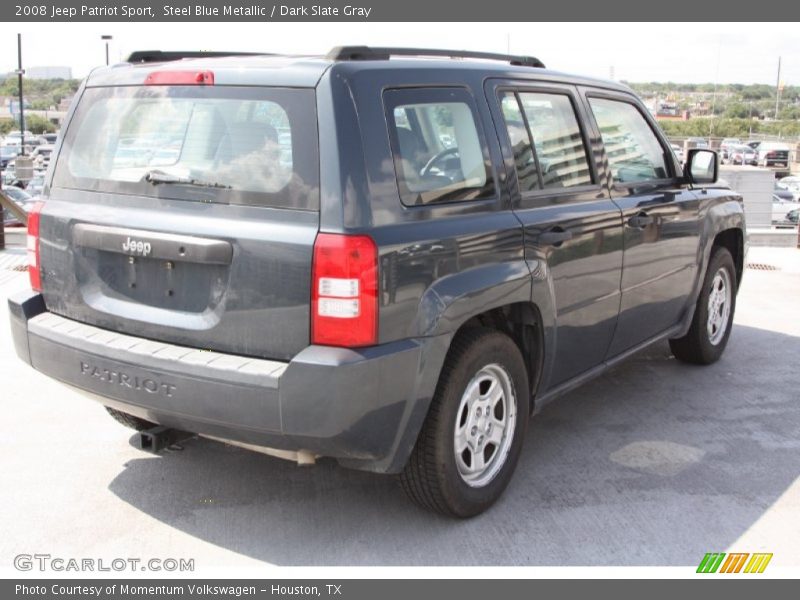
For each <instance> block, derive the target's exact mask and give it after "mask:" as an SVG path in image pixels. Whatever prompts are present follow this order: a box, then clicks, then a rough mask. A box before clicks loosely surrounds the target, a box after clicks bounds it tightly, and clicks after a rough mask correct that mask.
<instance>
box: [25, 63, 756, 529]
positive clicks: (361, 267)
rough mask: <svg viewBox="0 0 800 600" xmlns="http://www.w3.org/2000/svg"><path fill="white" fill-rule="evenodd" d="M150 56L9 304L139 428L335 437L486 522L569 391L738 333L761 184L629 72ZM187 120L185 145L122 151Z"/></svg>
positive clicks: (50, 204)
mask: <svg viewBox="0 0 800 600" xmlns="http://www.w3.org/2000/svg"><path fill="white" fill-rule="evenodd" d="M431 55H434V56H435V57H436V58H430V57H431ZM142 56H143V55H142V54H135V55H134V56H132V57H131V62H132V63H133V62H135V63H136V64H129V65H115V66H114V67H113V68H105V69H104V68H100V69H95V70H93V71H92V72H91V74H90V75H89V76H88V78H87V79H86V80H85V81H84V83H83V84H82V87H81V89H80V91H79V92H78V94H77V96H76V97H77V98H79V100H78V102H77V105H76V107H75V109H74V112H73V113H72V114H71V117H70V121H69V123H68V124H67V125H66V126H65V128H64V132H65V133H64V136H65V137H64V145H63V146H62V150H61V155H60V156H59V157H58V159H57V162H56V164H55V165H53V166H52V167H51V169H50V170H49V171H48V178H49V180H48V185H47V186H46V189H47V192H46V193H45V196H44V198H43V200H44V201H43V202H41V203H37V205H36V206H37V207H38V208H37V209H36V210H34V211H33V212H32V213H31V215H30V220H29V229H28V231H29V242H28V244H29V245H28V247H29V249H30V252H31V255H32V262H31V266H30V269H29V273H30V278H31V286H32V288H33V289H32V290H31V291H30V292H29V293H28V294H26V295H24V296H15V297H14V298H12V299H11V300H10V301H9V302H10V315H11V321H12V326H11V331H12V334H13V337H14V343H15V347H16V349H17V352H18V354H19V356H20V357H21V358H22V359H23V360H24V361H26V362H28V363H29V364H31V365H33V366H34V367H35V368H36V369H37V370H39V371H41V372H43V373H45V374H47V375H49V376H51V377H54V378H56V379H59V380H61V381H63V382H64V383H66V384H68V385H70V386H73V387H74V388H77V389H79V390H81V391H82V392H83V393H85V395H86V396H87V397H89V398H92V399H94V400H98V401H99V402H101V403H102V404H104V405H106V406H107V407H108V409H109V412H110V413H111V415H112V416H113V417H114V418H115V419H117V420H118V421H120V422H121V423H123V424H125V425H127V426H129V427H132V428H134V429H137V430H140V431H141V436H142V438H141V439H142V441H143V443H144V445H145V447H149V448H151V449H153V450H157V449H159V448H160V447H163V446H165V445H169V444H170V443H173V442H174V441H175V440H176V439H181V437H185V436H186V435H189V433H185V432H191V433H193V434H197V435H201V436H207V437H211V438H214V439H217V440H226V441H227V442H228V443H233V444H238V445H243V446H245V447H249V448H254V447H257V448H258V449H259V450H260V451H262V452H265V453H268V454H269V453H272V454H277V455H280V456H282V457H284V458H287V457H290V458H292V459H294V460H297V461H298V462H300V463H311V462H314V460H316V458H318V457H332V458H334V459H336V460H337V461H338V462H339V463H340V464H342V465H343V466H346V467H351V468H356V469H362V470H366V471H370V472H375V473H389V474H399V475H400V481H401V483H402V485H403V487H404V488H405V490H406V491H407V492H408V494H409V496H410V497H411V498H412V499H413V500H414V501H416V502H417V503H419V504H420V505H422V506H425V507H428V508H430V509H433V510H436V511H439V512H442V513H445V514H448V515H455V516H459V517H468V516H472V515H475V514H478V513H480V512H481V511H484V510H486V509H487V508H488V507H489V506H490V505H491V504H492V503H493V502H494V501H495V500H497V498H498V497H499V496H500V495H501V494H502V492H503V490H504V489H505V487H506V485H507V484H508V482H509V480H510V478H511V476H512V473H513V471H514V469H515V467H516V465H517V463H518V461H519V458H520V454H521V450H522V445H523V441H524V437H525V433H526V430H527V426H528V420H529V416H530V415H531V414H532V413H534V412H535V411H537V410H540V409H541V407H542V406H544V405H546V404H547V403H548V402H549V401H551V400H552V399H554V398H556V397H557V396H559V395H561V394H563V393H564V392H566V391H567V390H571V389H572V388H574V387H575V386H576V385H577V384H579V383H581V382H584V381H586V380H588V379H590V378H591V377H594V376H596V375H598V374H599V373H601V372H603V371H605V370H607V369H609V368H611V367H612V366H614V365H616V364H618V363H620V362H621V361H623V360H624V359H625V358H626V357H628V356H630V355H631V354H632V353H633V352H636V351H637V350H639V349H642V348H644V347H646V346H648V345H650V344H653V343H656V342H659V341H663V340H670V342H669V343H670V347H671V349H672V352H673V354H674V355H675V356H676V357H677V358H678V359H680V360H682V361H685V362H689V363H695V364H709V363H713V362H714V361H716V360H718V359H719V358H720V356H721V355H722V353H723V351H724V350H725V347H726V345H727V342H728V339H729V335H730V333H731V329H732V319H733V315H734V310H735V304H736V293H737V290H738V287H739V282H740V280H741V276H742V272H743V265H744V260H745V253H746V238H745V236H744V226H745V217H744V211H743V206H742V197H741V196H740V195H739V194H737V193H736V192H733V191H731V190H730V189H723V188H722V187H721V186H718V185H712V184H714V183H715V181H716V179H717V156H716V153H715V152H713V151H710V150H692V151H690V152H689V153H688V154H687V156H686V165H685V166H683V167H682V166H681V165H680V163H679V162H678V161H677V159H676V158H675V157H674V156H673V154H672V153H671V152H669V147H670V146H669V142H668V141H667V139H666V137H665V136H664V134H663V132H662V131H661V130H660V128H659V126H658V123H657V122H656V121H655V119H654V118H653V117H652V116H651V115H650V114H649V112H648V110H647V109H646V107H645V106H644V105H643V104H642V102H641V101H640V100H639V98H638V97H637V96H636V94H634V93H633V92H632V91H631V90H630V89H629V88H628V87H627V86H624V85H621V84H618V83H616V82H612V81H599V80H595V79H586V78H583V77H577V76H569V75H565V74H562V73H558V72H556V71H548V70H547V69H545V68H544V65H542V64H541V63H540V62H539V61H538V60H536V59H534V58H531V57H519V56H502V55H487V54H481V53H458V52H444V51H432V50H410V49H386V48H382V49H370V48H365V47H355V48H336V49H334V50H333V51H331V53H330V54H328V55H327V56H325V57H320V58H317V59H309V58H306V57H303V58H287V57H279V58H276V57H270V56H263V57H253V56H249V57H241V56H239V57H233V56H232V57H227V58H210V57H203V58H186V59H185V60H180V61H178V62H168V61H163V62H152V61H153V60H158V59H164V58H166V56H165V55H159V54H158V53H157V52H149V53H147V54H145V55H144V56H146V57H147V58H149V61H150V62H148V60H147V59H144V60H143V59H142ZM178 56H180V53H170V57H178ZM390 57H395V58H400V60H394V59H392V60H390ZM417 57H427V58H425V59H424V60H419V59H418V58H417ZM451 58H456V59H458V60H451ZM474 58H481V59H484V60H471V59H474ZM245 66H246V68H242V67H245ZM154 85H157V86H159V87H158V90H157V92H158V93H154V89H153V88H152V87H151V86H154ZM120 105H122V106H125V107H126V110H108V108H109V107H110V106H114V107H118V106H120ZM192 115H194V117H192ZM201 117H202V118H201ZM132 119H136V121H135V123H136V124H137V125H141V124H143V123H146V124H147V126H146V127H133V126H132V125H133V122H132ZM167 129H168V130H169V131H170V133H178V134H180V135H179V136H178V137H179V138H180V139H181V140H183V143H182V148H181V151H180V153H179V155H178V160H177V161H176V162H175V163H174V164H172V165H163V166H159V167H157V168H156V167H153V166H152V165H149V164H148V163H147V162H146V161H143V162H140V161H138V160H135V159H136V157H135V156H134V157H133V159H134V160H131V161H124V162H123V163H119V164H115V161H114V158H115V156H116V155H117V148H115V146H114V141H115V140H117V141H119V140H121V139H122V137H123V136H122V135H121V133H122V132H128V134H130V135H131V136H132V137H134V138H136V137H137V136H139V135H140V134H139V133H137V132H139V131H142V132H144V131H163V130H167ZM279 131H287V132H288V133H289V138H290V139H289V140H285V141H287V142H288V143H290V145H291V163H289V164H287V163H286V162H284V161H281V160H279V159H278V158H279V156H280V155H281V152H282V146H281V144H280V142H279V135H278V132H279ZM141 135H144V134H141ZM443 135H448V136H450V137H451V139H452V141H453V145H452V146H447V145H446V144H445V143H444V142H443V141H442V136H443ZM445 139H447V138H445ZM158 143H163V144H168V143H170V141H169V139H168V138H166V137H165V138H164V140H163V141H162V142H158ZM158 143H157V142H156V141H155V140H154V139H153V138H152V137H150V138H147V139H134V140H132V142H131V143H130V144H128V147H129V148H130V147H133V148H136V147H141V148H144V147H145V146H147V147H148V148H149V150H148V153H149V154H148V156H152V155H153V154H158V150H159V148H158ZM699 186H702V190H699V189H698V187H699ZM651 385H652V386H658V385H668V382H667V383H660V382H657V381H654V382H652V384H651ZM648 399H649V397H648V390H646V389H645V390H642V392H641V398H640V399H639V401H641V402H647V401H648ZM156 425H160V426H161V427H156ZM74 426H79V424H75V425H69V424H65V427H74ZM181 432H183V433H181ZM88 443H98V444H99V442H92V441H91V440H90V441H89V442H88ZM528 460H529V459H528V457H527V456H526V459H525V462H526V463H528ZM186 466H187V468H190V461H189V460H188V459H187V462H186ZM524 467H525V468H530V467H531V465H530V464H525V465H524ZM265 476H268V475H266V474H265Z"/></svg>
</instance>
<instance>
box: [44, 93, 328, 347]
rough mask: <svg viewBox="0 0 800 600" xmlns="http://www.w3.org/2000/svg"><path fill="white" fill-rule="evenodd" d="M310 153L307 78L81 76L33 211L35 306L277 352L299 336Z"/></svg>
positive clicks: (303, 332)
mask: <svg viewBox="0 0 800 600" xmlns="http://www.w3.org/2000/svg"><path fill="white" fill-rule="evenodd" d="M317 154H318V152H317V132H316V112H315V100H314V94H313V90H310V89H277V88H240V87H230V88H226V87H224V86H217V87H213V88H204V87H193V86H158V87H154V88H150V87H146V86H139V87H123V88H113V87H112V88H87V89H86V90H85V92H84V94H83V96H82V97H81V99H80V101H79V104H78V106H77V109H76V111H75V115H74V117H73V118H72V120H71V122H70V124H69V127H68V130H67V133H66V135H65V137H64V142H63V146H62V150H61V152H60V154H59V157H58V162H57V165H56V169H55V172H54V177H53V185H52V188H51V189H50V191H49V195H48V198H47V200H46V203H45V205H44V208H43V210H42V213H41V222H40V241H39V251H40V264H41V266H42V287H43V290H42V291H43V294H44V299H45V303H46V305H47V307H48V309H49V310H51V311H52V312H55V313H57V314H60V315H62V316H64V317H68V318H70V319H74V320H77V321H81V322H84V323H89V324H92V325H96V326H98V327H100V328H103V329H108V330H112V331H118V332H122V333H127V334H131V335H135V336H139V337H145V338H149V339H153V340H161V341H165V342H170V343H174V344H178V345H183V346H190V347H194V348H201V349H208V350H216V351H219V352H225V353H232V354H239V355H247V356H254V357H261V358H273V359H290V358H291V357H292V356H294V355H295V354H297V353H298V352H299V351H300V350H302V349H303V348H304V347H306V346H307V345H308V344H309V328H310V324H309V311H310V306H309V305H310V297H311V290H310V286H311V262H312V252H313V245H314V239H315V237H316V234H317V230H318V229H319V185H318V177H319V174H318V172H319V167H318V156H317Z"/></svg>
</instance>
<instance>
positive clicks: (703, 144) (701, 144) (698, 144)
mask: <svg viewBox="0 0 800 600" xmlns="http://www.w3.org/2000/svg"><path fill="white" fill-rule="evenodd" d="M687 141H688V142H689V146H690V147H691V148H708V141H706V139H705V138H701V137H690V138H689V139H688V140H687Z"/></svg>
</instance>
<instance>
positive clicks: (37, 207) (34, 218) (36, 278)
mask: <svg viewBox="0 0 800 600" xmlns="http://www.w3.org/2000/svg"><path fill="white" fill-rule="evenodd" d="M43 206H44V202H37V203H36V204H34V205H33V208H31V210H30V212H28V235H27V239H26V246H27V250H28V276H29V277H30V280H31V287H32V288H33V289H34V291H37V292H41V291H42V265H41V263H40V262H39V217H40V215H41V212H42V207H43Z"/></svg>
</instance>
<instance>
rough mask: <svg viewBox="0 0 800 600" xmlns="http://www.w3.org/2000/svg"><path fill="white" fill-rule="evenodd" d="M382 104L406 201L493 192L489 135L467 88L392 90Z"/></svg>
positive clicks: (472, 196)
mask: <svg viewBox="0 0 800 600" xmlns="http://www.w3.org/2000/svg"><path fill="white" fill-rule="evenodd" d="M384 103H385V105H386V111H387V121H388V123H389V138H390V141H391V146H392V153H393V156H394V165H395V173H396V176H397V184H398V188H399V190H400V197H401V199H402V201H403V203H404V204H406V205H417V204H431V203H437V202H455V201H465V200H477V199H481V198H489V197H492V196H494V194H495V188H494V180H493V177H492V170H491V164H490V161H489V152H488V149H487V147H486V139H485V137H484V135H483V132H482V129H481V127H480V124H479V121H478V119H477V113H476V110H475V105H474V101H473V99H472V96H471V95H470V94H469V93H468V92H467V91H466V90H463V89H455V88H454V89H446V88H424V89H423V88H418V89H404V90H389V91H387V92H385V93H384Z"/></svg>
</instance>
